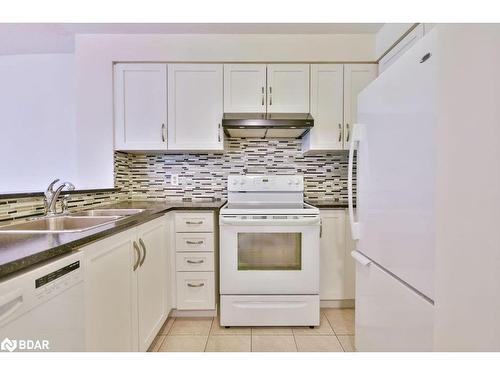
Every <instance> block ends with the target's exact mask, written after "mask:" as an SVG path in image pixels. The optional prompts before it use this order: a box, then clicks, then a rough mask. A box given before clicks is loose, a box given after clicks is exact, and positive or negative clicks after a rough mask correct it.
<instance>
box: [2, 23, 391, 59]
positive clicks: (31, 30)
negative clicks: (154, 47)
mask: <svg viewBox="0 0 500 375" xmlns="http://www.w3.org/2000/svg"><path fill="white" fill-rule="evenodd" d="M382 25H383V24H381V23H267V24H266V23H234V24H228V23H226V24H221V23H197V24H195V23H101V24H95V23H94V24H91V23H66V24H64V23H38V24H36V23H32V24H23V23H11V24H6V23H3V24H1V23H0V40H2V43H0V55H9V54H26V53H68V52H73V50H74V36H75V34H375V33H376V32H377V31H378V30H379V29H380V28H381V27H382Z"/></svg>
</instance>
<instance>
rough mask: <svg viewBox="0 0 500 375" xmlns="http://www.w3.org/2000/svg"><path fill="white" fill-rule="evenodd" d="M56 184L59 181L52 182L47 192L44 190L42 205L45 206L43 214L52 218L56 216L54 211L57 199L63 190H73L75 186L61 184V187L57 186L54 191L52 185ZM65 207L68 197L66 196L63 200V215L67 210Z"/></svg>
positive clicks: (65, 183)
mask: <svg viewBox="0 0 500 375" xmlns="http://www.w3.org/2000/svg"><path fill="white" fill-rule="evenodd" d="M57 182H59V179H56V180H54V181H52V182H51V183H50V184H49V186H48V187H47V190H45V199H44V205H45V214H46V215H47V216H53V215H56V214H57V210H56V204H57V199H58V198H59V195H60V194H61V192H62V190H63V189H64V188H67V189H68V191H72V190H75V185H73V184H72V183H71V182H63V183H62V184H61V185H59V187H58V188H57V189H56V190H54V185H55V184H56V183H57ZM67 206H68V197H67V195H66V196H65V197H64V199H63V208H62V213H64V212H65V211H66V210H67Z"/></svg>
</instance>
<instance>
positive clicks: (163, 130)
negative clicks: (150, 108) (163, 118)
mask: <svg viewBox="0 0 500 375" xmlns="http://www.w3.org/2000/svg"><path fill="white" fill-rule="evenodd" d="M161 141H162V142H165V124H161Z"/></svg>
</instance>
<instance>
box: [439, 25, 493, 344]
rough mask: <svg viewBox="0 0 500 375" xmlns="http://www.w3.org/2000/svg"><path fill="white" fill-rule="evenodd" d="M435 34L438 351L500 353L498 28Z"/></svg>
mask: <svg viewBox="0 0 500 375" xmlns="http://www.w3.org/2000/svg"><path fill="white" fill-rule="evenodd" d="M438 30H439V37H440V46H441V50H440V52H439V53H440V56H441V57H440V59H441V65H440V66H441V70H440V71H439V72H438V74H439V77H440V84H441V87H444V89H443V90H442V95H441V98H440V103H439V105H440V108H441V109H442V111H440V113H442V114H443V115H442V116H441V117H440V119H439V124H440V126H439V133H438V137H439V138H438V139H440V140H441V141H440V142H439V149H438V169H437V173H436V178H437V191H438V195H437V197H436V198H437V199H436V206H437V210H438V211H437V230H436V238H437V251H436V273H435V301H436V305H435V307H436V315H435V327H436V329H435V342H436V350H445V351H500V319H499V317H500V230H499V229H500V109H499V103H500V71H499V67H500V49H499V48H498V46H499V45H500V25H498V24H491V25H486V24H485V25H446V26H445V25H439V26H438V27H436V30H433V31H432V32H434V31H438ZM466 71H467V72H473V73H472V74H470V73H468V74H464V72H466Z"/></svg>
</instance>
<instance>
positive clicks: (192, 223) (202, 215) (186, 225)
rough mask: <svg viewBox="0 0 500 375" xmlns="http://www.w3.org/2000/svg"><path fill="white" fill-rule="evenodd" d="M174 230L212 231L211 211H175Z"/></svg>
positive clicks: (212, 216)
mask: <svg viewBox="0 0 500 375" xmlns="http://www.w3.org/2000/svg"><path fill="white" fill-rule="evenodd" d="M175 231H176V232H213V231H214V214H213V212H176V213H175Z"/></svg>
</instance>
